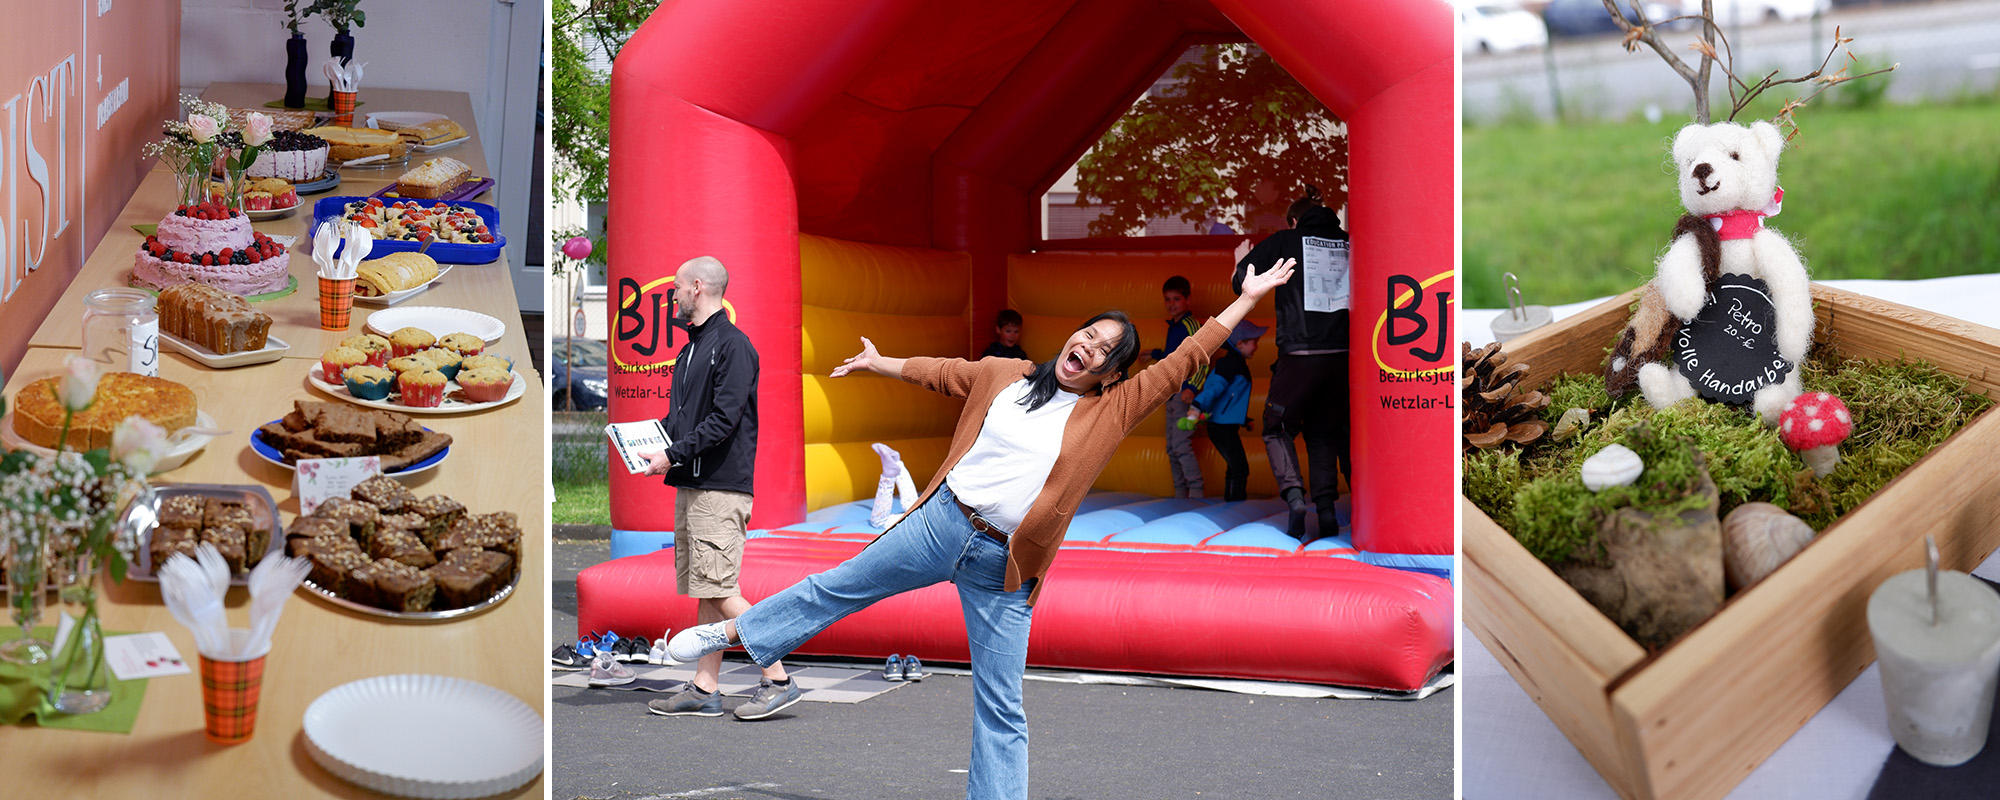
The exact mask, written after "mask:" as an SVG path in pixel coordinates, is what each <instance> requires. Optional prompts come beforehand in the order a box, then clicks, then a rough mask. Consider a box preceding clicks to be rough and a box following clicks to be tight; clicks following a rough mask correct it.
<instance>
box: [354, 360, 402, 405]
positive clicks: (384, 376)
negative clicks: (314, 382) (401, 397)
mask: <svg viewBox="0 0 2000 800" xmlns="http://www.w3.org/2000/svg"><path fill="white" fill-rule="evenodd" d="M341 378H343V379H345V381H346V382H347V393H348V394H351V395H354V396H355V397H358V398H360V399H362V400H384V399H387V398H388V397H389V393H390V392H392V391H394V390H395V389H396V373H394V372H390V371H389V369H388V368H387V367H377V366H374V365H372V364H362V365H361V366H358V367H349V368H348V369H347V372H346V373H344V374H342V375H341Z"/></svg>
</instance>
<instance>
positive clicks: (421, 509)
mask: <svg viewBox="0 0 2000 800" xmlns="http://www.w3.org/2000/svg"><path fill="white" fill-rule="evenodd" d="M409 510H411V511H414V512H416V513H418V514H420V515H422V516H423V518H424V525H425V527H426V528H428V529H429V531H430V535H429V536H427V537H425V538H426V539H428V540H431V541H436V539H437V537H440V536H443V535H444V533H445V531H448V530H451V526H452V524H453V523H456V522H458V521H459V520H460V519H463V518H464V517H465V506H462V505H459V503H458V501H457V500H453V499H451V498H449V497H445V496H444V495H441V494H434V495H431V496H429V497H426V498H424V499H422V500H418V501H417V502H414V503H411V504H410V505H409Z"/></svg>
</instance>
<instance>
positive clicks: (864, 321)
mask: <svg viewBox="0 0 2000 800" xmlns="http://www.w3.org/2000/svg"><path fill="white" fill-rule="evenodd" d="M800 311H801V313H800V315H799V318H800V321H801V323H802V329H801V331H800V336H799V338H800V342H801V345H802V346H801V348H800V350H799V371H801V372H803V373H805V374H807V375H827V374H830V373H832V372H833V368H834V367H837V366H840V363H841V362H842V361H846V360H847V359H848V358H850V357H852V356H853V355H854V354H856V353H859V352H861V338H862V337H864V336H865V337H867V338H868V341H871V342H874V343H875V349H876V351H877V352H880V353H882V354H883V355H889V356H895V357H897V358H908V357H910V356H935V355H943V356H962V355H963V354H965V353H966V352H968V350H967V339H966V336H967V333H966V328H965V316H964V315H963V314H959V315H957V316H949V317H919V316H900V315H895V314H864V313H859V312H853V311H840V310H836V309H830V308H821V307H819V306H805V307H803V308H802V309H800ZM985 346H986V345H985V343H984V342H982V343H980V347H985Z"/></svg>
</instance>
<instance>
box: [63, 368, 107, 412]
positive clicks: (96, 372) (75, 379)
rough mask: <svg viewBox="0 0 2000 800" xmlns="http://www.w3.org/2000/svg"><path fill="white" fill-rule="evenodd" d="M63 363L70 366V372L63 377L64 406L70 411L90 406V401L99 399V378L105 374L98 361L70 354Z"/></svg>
mask: <svg viewBox="0 0 2000 800" xmlns="http://www.w3.org/2000/svg"><path fill="white" fill-rule="evenodd" d="M63 365H64V366H66V367H68V368H69V374H67V375H64V376H63V379H62V404H63V408H66V409H69V410H70V411H82V410H84V409H86V408H89V407H90V402H91V401H92V400H95V399H97V380H98V379H99V378H102V377H103V376H104V373H103V370H102V369H101V368H99V367H98V365H97V362H95V361H92V360H90V359H88V358H84V357H83V356H70V357H69V358H67V359H64V360H63Z"/></svg>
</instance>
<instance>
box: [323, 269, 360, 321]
mask: <svg viewBox="0 0 2000 800" xmlns="http://www.w3.org/2000/svg"><path fill="white" fill-rule="evenodd" d="M353 314H354V279H353V278H345V279H340V280H335V279H333V278H329V277H326V276H325V275H321V276H319V327H320V329H321V330H328V331H344V330H347V323H348V318H349V317H351V316H353Z"/></svg>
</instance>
